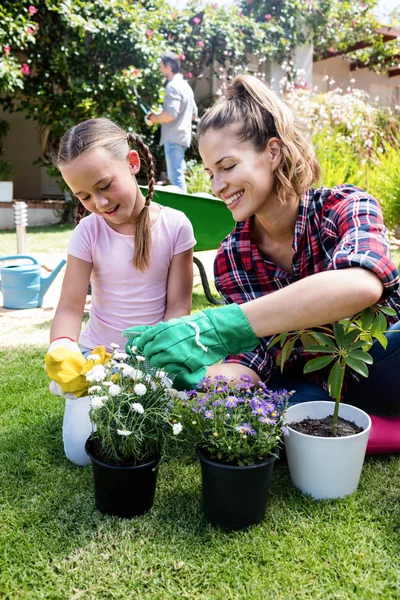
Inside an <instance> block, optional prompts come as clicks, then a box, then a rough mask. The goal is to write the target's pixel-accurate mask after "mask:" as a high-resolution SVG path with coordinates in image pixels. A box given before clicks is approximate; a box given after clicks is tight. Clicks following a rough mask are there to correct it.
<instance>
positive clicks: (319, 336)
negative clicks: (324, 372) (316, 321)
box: [310, 331, 337, 349]
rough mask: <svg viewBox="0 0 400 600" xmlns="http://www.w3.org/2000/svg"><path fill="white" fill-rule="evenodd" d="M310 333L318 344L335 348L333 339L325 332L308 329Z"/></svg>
mask: <svg viewBox="0 0 400 600" xmlns="http://www.w3.org/2000/svg"><path fill="white" fill-rule="evenodd" d="M310 335H312V337H313V338H314V339H315V340H316V341H317V342H318V344H321V345H322V346H325V345H326V346H329V347H330V348H335V349H337V345H336V344H335V341H334V340H333V339H332V338H331V337H330V336H329V335H327V334H326V333H319V332H314V331H310Z"/></svg>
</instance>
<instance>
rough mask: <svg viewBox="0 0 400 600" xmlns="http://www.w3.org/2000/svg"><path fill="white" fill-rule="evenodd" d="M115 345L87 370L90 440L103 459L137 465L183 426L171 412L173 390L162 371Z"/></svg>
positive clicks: (155, 455)
mask: <svg viewBox="0 0 400 600" xmlns="http://www.w3.org/2000/svg"><path fill="white" fill-rule="evenodd" d="M114 346H115V348H114V352H113V355H112V358H111V359H110V361H109V362H108V363H107V364H105V365H96V366H94V367H93V369H91V371H89V372H88V373H87V375H86V379H87V380H88V381H89V383H90V384H91V386H90V387H89V390H88V392H89V395H90V396H91V409H90V412H89V416H90V419H91V421H92V423H93V425H94V431H93V433H92V439H93V440H94V441H95V444H96V454H97V453H98V454H99V455H100V456H101V457H102V458H103V459H104V460H106V461H107V462H110V463H113V464H114V463H115V464H138V463H140V462H143V461H146V460H148V459H152V458H155V457H158V456H160V455H161V454H162V452H163V449H164V446H165V442H166V440H167V438H168V437H169V436H170V435H171V434H172V435H178V434H179V433H180V432H181V430H182V425H181V424H180V423H177V422H173V420H172V415H171V407H172V401H171V395H172V394H174V393H175V390H172V382H171V380H170V379H169V378H168V377H167V376H166V374H165V373H164V371H161V370H156V369H154V368H152V367H148V366H147V365H146V362H145V358H144V357H143V356H140V355H137V354H134V353H133V354H132V356H128V355H127V354H126V353H125V352H119V351H118V350H117V346H116V345H115V344H114ZM92 357H93V356H92ZM88 358H91V357H88ZM176 393H177V392H176ZM100 456H99V458H100Z"/></svg>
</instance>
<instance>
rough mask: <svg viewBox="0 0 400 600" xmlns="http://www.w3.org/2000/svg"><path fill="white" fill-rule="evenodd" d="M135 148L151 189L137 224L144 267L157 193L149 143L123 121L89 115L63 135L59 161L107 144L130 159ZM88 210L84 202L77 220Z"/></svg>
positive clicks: (136, 259)
mask: <svg viewBox="0 0 400 600" xmlns="http://www.w3.org/2000/svg"><path fill="white" fill-rule="evenodd" d="M132 146H133V148H134V149H135V150H136V151H137V152H138V153H139V155H140V156H141V158H142V160H143V162H144V164H145V166H146V170H147V182H148V188H149V189H148V193H147V196H146V201H145V208H144V209H143V210H142V211H141V212H140V214H139V216H138V218H137V220H136V227H135V251H134V255H133V264H134V266H135V267H136V268H137V269H140V270H141V271H144V270H145V269H146V268H147V267H148V264H149V261H150V249H151V224H150V215H149V211H148V208H147V207H148V206H149V204H150V202H151V200H152V198H153V195H154V185H155V166H154V159H153V156H152V154H151V152H150V150H149V148H148V146H146V144H145V143H144V142H143V141H142V139H141V138H140V137H139V136H138V135H137V134H135V133H126V131H124V130H123V129H122V128H121V127H120V126H119V125H117V124H116V123H114V122H113V121H110V119H105V118H102V119H89V120H88V121H83V122H82V123H79V124H78V125H76V126H75V127H72V128H71V129H69V130H68V131H67V133H65V135H64V136H63V137H62V138H61V141H60V147H59V149H58V155H57V158H56V161H55V162H56V165H57V167H58V168H60V167H61V166H62V165H66V164H68V163H70V162H71V161H72V160H74V159H75V158H78V157H79V156H81V155H82V154H84V153H86V152H89V150H94V149H95V148H104V149H105V150H107V152H109V153H110V155H111V156H113V157H114V159H115V160H117V161H121V162H124V161H126V160H127V156H128V153H129V149H130V148H131V147H132ZM85 214H86V209H85V207H84V206H83V204H82V203H81V202H79V204H78V208H77V213H76V219H75V222H76V224H78V223H79V221H80V220H81V218H82V217H84V216H85Z"/></svg>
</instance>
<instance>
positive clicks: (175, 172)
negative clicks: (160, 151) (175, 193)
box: [164, 142, 187, 193]
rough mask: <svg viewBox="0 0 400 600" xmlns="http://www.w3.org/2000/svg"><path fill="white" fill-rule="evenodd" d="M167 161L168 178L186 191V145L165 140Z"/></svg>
mask: <svg viewBox="0 0 400 600" xmlns="http://www.w3.org/2000/svg"><path fill="white" fill-rule="evenodd" d="M164 151H165V161H166V163H167V173H168V179H169V180H170V182H171V184H172V185H176V186H178V187H180V188H181V190H182V191H184V192H185V193H186V191H187V190H186V181H185V152H186V148H185V146H181V145H180V144H176V143H175V142H165V144H164Z"/></svg>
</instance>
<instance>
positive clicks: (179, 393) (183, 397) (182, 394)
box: [176, 392, 189, 400]
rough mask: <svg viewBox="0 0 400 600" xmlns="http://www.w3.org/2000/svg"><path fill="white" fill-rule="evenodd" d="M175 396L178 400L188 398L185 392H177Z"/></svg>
mask: <svg viewBox="0 0 400 600" xmlns="http://www.w3.org/2000/svg"><path fill="white" fill-rule="evenodd" d="M176 397H177V398H178V400H188V399H189V396H188V395H187V393H186V392H178V393H177V395H176Z"/></svg>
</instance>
